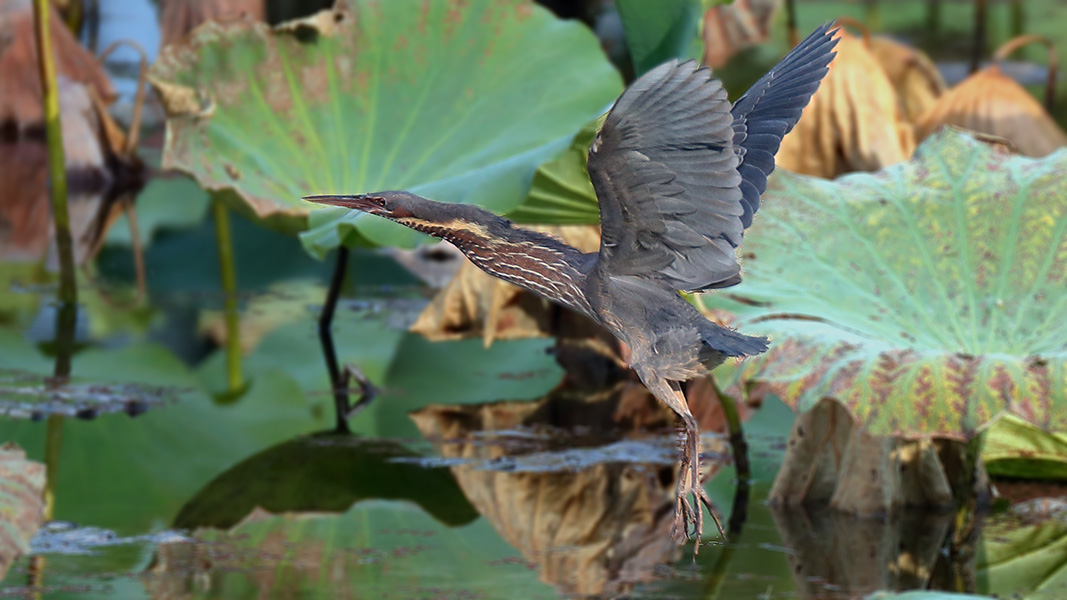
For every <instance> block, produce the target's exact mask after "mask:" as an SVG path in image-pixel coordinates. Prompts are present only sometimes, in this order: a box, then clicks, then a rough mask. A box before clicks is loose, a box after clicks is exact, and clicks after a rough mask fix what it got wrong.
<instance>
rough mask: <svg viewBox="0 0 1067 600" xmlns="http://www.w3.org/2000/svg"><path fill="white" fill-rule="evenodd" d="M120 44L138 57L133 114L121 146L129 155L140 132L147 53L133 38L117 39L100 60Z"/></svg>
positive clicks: (146, 75)
mask: <svg viewBox="0 0 1067 600" xmlns="http://www.w3.org/2000/svg"><path fill="white" fill-rule="evenodd" d="M122 45H126V46H129V47H130V48H133V50H134V51H135V52H137V54H138V56H139V57H140V60H139V62H138V73H137V93H136V95H135V96H134V101H133V114H132V116H131V117H130V126H129V131H128V132H127V133H126V143H125V144H124V145H123V148H122V152H123V153H124V154H126V155H127V156H130V155H132V154H133V151H134V150H136V149H137V140H138V137H139V136H140V133H141V115H142V112H143V110H144V99H145V90H146V89H147V87H148V54H147V53H146V52H145V51H144V48H142V47H141V45H140V44H138V43H137V42H135V41H133V40H118V41H116V42H114V43H112V44H111V45H109V46H108V47H107V48H105V49H104V51H103V52H101V53H100V56H99V59H100V62H104V61H105V60H107V57H108V56H110V55H111V53H112V52H114V51H115V49H116V48H118V47H119V46H122Z"/></svg>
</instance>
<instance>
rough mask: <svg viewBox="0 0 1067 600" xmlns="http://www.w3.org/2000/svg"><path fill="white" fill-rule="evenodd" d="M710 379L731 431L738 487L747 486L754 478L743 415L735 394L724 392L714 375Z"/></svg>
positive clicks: (728, 428)
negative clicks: (739, 409) (743, 427)
mask: <svg viewBox="0 0 1067 600" xmlns="http://www.w3.org/2000/svg"><path fill="white" fill-rule="evenodd" d="M709 379H710V380H711V389H712V390H714V392H715V395H716V396H718V397H719V403H720V404H722V412H723V415H724V416H725V417H726V427H727V430H728V431H729V433H730V451H731V452H732V454H733V457H734V470H735V471H736V472H737V485H738V487H745V488H747V487H748V486H749V482H750V480H751V479H752V470H751V468H750V466H749V462H748V442H746V441H745V431H744V429H742V427H741V417H740V415H739V414H738V412H737V404H736V402H735V401H734V398H733V396H730V395H729V394H724V393H723V392H722V390H720V389H719V385H718V384H717V383H716V382H715V378H714V377H709Z"/></svg>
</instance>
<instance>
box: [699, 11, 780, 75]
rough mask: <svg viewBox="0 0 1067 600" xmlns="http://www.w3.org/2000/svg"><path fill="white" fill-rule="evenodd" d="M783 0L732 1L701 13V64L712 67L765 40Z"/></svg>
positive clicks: (722, 63)
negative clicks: (702, 52) (702, 54)
mask: <svg viewBox="0 0 1067 600" xmlns="http://www.w3.org/2000/svg"><path fill="white" fill-rule="evenodd" d="M781 5H782V0H734V1H733V2H731V3H730V4H719V5H716V6H712V7H711V8H709V9H708V10H707V12H705V13H704V31H703V36H704V59H703V61H704V64H706V65H708V66H709V67H711V68H713V69H715V68H718V67H721V66H723V65H725V64H726V62H727V61H729V60H730V57H732V56H733V55H734V54H737V53H738V52H740V51H741V50H744V49H745V48H748V47H750V46H755V45H756V44H761V43H763V42H765V41H767V35H768V33H769V32H770V27H771V21H772V20H773V19H774V15H775V14H777V12H778V8H779V7H780V6H781Z"/></svg>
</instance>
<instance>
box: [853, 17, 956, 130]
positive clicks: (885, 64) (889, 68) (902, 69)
mask: <svg viewBox="0 0 1067 600" xmlns="http://www.w3.org/2000/svg"><path fill="white" fill-rule="evenodd" d="M868 50H870V51H871V54H872V55H874V58H875V59H876V60H877V61H878V64H880V65H881V66H882V70H883V71H885V74H886V76H887V77H889V82H890V83H892V84H893V88H894V89H895V90H896V93H897V98H898V99H899V101H900V108H901V111H902V112H903V116H904V118H905V119H907V120H908V121H910V122H912V123H914V122H915V121H917V120H918V119H919V117H921V116H922V115H923V113H925V112H926V111H927V109H929V108H930V107H931V106H933V105H934V103H935V102H937V99H938V98H940V97H941V96H942V95H944V93H945V91H946V90H947V89H948V86H947V85H945V80H944V79H942V77H941V73H940V72H939V71H938V70H937V66H935V65H934V62H933V61H932V60H930V58H929V57H928V56H926V54H925V53H923V52H922V51H920V50H918V49H916V48H912V47H911V46H908V45H907V44H902V43H900V42H898V41H896V40H892V39H890V38H887V37H883V36H873V37H871V38H870V41H869V43H868Z"/></svg>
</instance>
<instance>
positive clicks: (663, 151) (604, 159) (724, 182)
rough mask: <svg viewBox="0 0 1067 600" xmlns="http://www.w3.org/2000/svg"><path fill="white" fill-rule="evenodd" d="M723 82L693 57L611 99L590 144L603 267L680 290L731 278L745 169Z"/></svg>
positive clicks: (654, 71)
mask: <svg viewBox="0 0 1067 600" xmlns="http://www.w3.org/2000/svg"><path fill="white" fill-rule="evenodd" d="M733 121H734V117H733V116H732V115H731V114H730V103H729V101H728V100H727V99H726V91H725V90H724V89H723V87H722V84H721V83H720V82H719V81H718V80H715V79H712V78H711V71H709V70H708V69H707V68H704V67H700V66H699V65H697V64H696V63H695V62H694V61H688V62H684V63H678V61H670V62H667V63H665V64H662V65H660V66H658V67H656V68H655V69H652V70H651V71H649V72H647V73H645V74H644V75H643V76H642V77H641V78H640V79H638V80H637V81H636V82H634V83H633V84H632V85H631V86H630V87H629V88H627V90H626V91H625V92H623V94H622V96H620V97H619V99H618V100H617V101H616V102H615V106H614V107H612V109H611V112H610V113H609V114H608V117H607V119H606V120H605V121H604V125H603V127H601V129H600V133H599V134H598V135H597V137H596V139H594V140H593V145H592V147H591V148H590V151H589V163H588V166H589V178H590V179H591V180H592V182H593V188H594V189H595V190H596V195H597V198H598V199H599V201H600V229H601V232H600V233H601V241H600V254H599V257H598V259H597V264H596V266H595V269H597V270H599V271H600V272H601V273H602V274H610V275H633V276H641V277H646V278H649V279H656V280H659V281H662V282H663V283H664V285H665V286H669V287H672V288H674V289H682V290H698V289H703V288H708V287H714V286H716V284H719V283H721V282H725V281H730V280H733V279H735V278H736V277H737V276H738V274H739V272H740V267H739V266H738V264H737V258H736V256H735V253H734V248H735V247H737V246H738V245H740V244H741V235H742V232H743V231H744V228H743V226H742V223H741V216H742V215H743V214H744V210H743V207H742V205H741V199H742V194H741V189H740V187H739V185H740V183H741V175H740V174H739V173H738V170H737V165H738V162H739V160H738V158H739V155H738V153H737V152H736V151H735V150H734V145H733V139H734V136H735V135H736V134H735V131H734V129H733Z"/></svg>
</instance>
